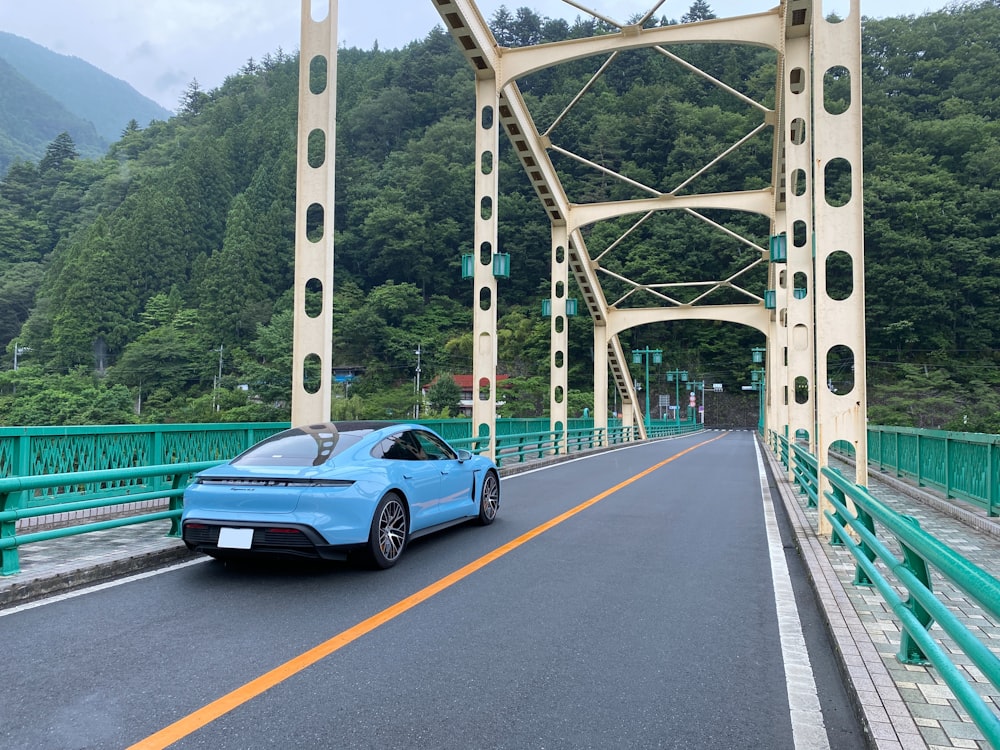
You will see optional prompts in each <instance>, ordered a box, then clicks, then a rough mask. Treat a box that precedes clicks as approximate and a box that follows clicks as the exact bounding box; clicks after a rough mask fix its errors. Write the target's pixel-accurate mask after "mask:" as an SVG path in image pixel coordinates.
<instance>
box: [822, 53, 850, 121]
mask: <svg viewBox="0 0 1000 750" xmlns="http://www.w3.org/2000/svg"><path fill="white" fill-rule="evenodd" d="M823 108H824V109H825V110H826V111H827V112H829V113H830V114H831V115H842V114H844V112H846V111H847V110H848V109H850V108H851V71H849V70H848V69H847V68H845V67H843V66H842V65H834V66H833V67H832V68H830V69H829V70H827V71H826V73H824V74H823Z"/></svg>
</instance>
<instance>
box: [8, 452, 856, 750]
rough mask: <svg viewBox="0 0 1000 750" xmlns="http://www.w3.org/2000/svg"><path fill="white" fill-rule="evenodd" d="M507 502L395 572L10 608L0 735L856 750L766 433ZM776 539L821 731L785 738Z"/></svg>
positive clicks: (583, 465) (279, 573) (191, 579)
mask: <svg viewBox="0 0 1000 750" xmlns="http://www.w3.org/2000/svg"><path fill="white" fill-rule="evenodd" d="M501 491H502V505H501V510H500V515H499V517H498V519H497V521H496V523H494V524H493V525H492V526H489V527H485V528H480V527H474V526H464V527H459V528H455V529H451V530H448V531H446V532H443V533H441V534H438V535H436V536H432V537H429V538H425V539H420V540H417V541H416V542H414V543H413V544H412V545H411V546H410V547H409V549H408V550H407V552H406V553H405V555H404V557H403V559H402V561H401V562H400V563H399V564H398V565H397V566H396V567H395V568H392V569H390V570H388V571H384V572H373V571H368V570H362V569H358V568H355V567H352V566H349V565H328V566H302V565H278V566H276V565H273V564H270V565H247V564H243V565H223V564H221V563H217V562H214V561H212V562H198V563H195V564H190V563H189V564H186V565H184V566H181V567H177V568H173V569H169V570H167V571H165V572H162V573H161V574H159V575H155V576H150V577H147V578H143V579H141V580H136V581H130V582H126V583H123V584H122V585H120V586H117V587H112V588H107V589H101V590H97V591H93V592H90V593H85V594H84V595H81V596H77V597H75V598H72V599H67V600H64V601H58V602H54V603H51V604H46V605H44V606H40V607H35V608H32V609H26V610H24V611H18V612H15V613H13V614H10V615H8V616H4V617H0V633H2V634H3V639H2V643H3V646H4V649H5V655H4V667H3V670H2V672H3V675H4V676H5V679H4V683H5V684H4V687H5V690H4V696H5V697H4V700H3V701H2V702H0V746H2V747H9V748H23V749H28V748H32V749H33V748H53V749H57V750H70V749H75V748H124V747H130V746H135V747H147V748H156V747H167V746H170V747H176V748H213V750H226V749H228V748H272V747H273V748H293V747H294V748H298V747H315V748H367V747H380V748H654V747H659V748H768V749H769V750H780V749H781V748H805V747H810V748H812V747H816V748H819V747H823V746H824V745H823V740H825V741H826V743H827V744H826V746H827V747H833V748H836V750H852V749H853V748H861V747H863V746H864V744H863V742H862V734H861V730H860V729H859V727H858V725H857V723H856V721H855V719H854V716H853V713H852V712H851V710H850V708H849V705H848V701H847V698H846V696H845V695H844V691H843V687H842V685H841V683H840V679H839V674H838V673H837V667H836V665H835V661H834V659H833V656H832V654H831V653H830V647H829V644H828V643H827V641H826V637H825V633H824V631H823V627H822V623H821V620H820V617H819V615H818V614H817V612H816V610H815V607H814V605H813V600H812V594H811V591H810V590H809V589H808V585H807V584H806V583H805V580H804V577H803V574H802V571H801V568H800V566H799V564H798V558H797V555H796V553H795V550H794V546H793V545H792V544H791V542H790V541H789V538H788V534H787V531H786V530H781V531H780V533H781V538H779V539H778V540H777V542H775V540H774V538H773V537H772V540H771V542H770V543H769V539H768V533H767V528H766V524H765V517H766V514H765V508H766V507H767V503H766V502H765V501H763V500H762V496H761V479H760V474H759V464H758V462H757V455H756V452H755V448H754V442H753V436H752V434H751V433H708V434H702V435H695V436H688V437H685V438H680V439H675V440H669V441H661V442H656V443H651V444H645V445H642V446H637V447H631V448H627V449H623V450H619V451H614V452H609V453H604V454H599V455H595V456H592V457H589V458H585V459H580V460H575V461H571V462H567V463H562V464H557V465H555V466H552V467H550V468H547V469H544V470H540V471H535V472H531V473H526V474H522V475H517V476H512V477H508V478H505V479H504V480H503V481H502V485H501ZM781 515H782V514H781V513H780V512H779V513H778V514H777V516H778V526H779V527H780V526H782V520H781ZM774 548H778V549H777V557H778V558H779V559H784V560H785V561H786V563H787V566H788V578H789V580H790V583H791V586H792V588H793V589H794V591H795V597H794V598H795V601H796V602H797V604H798V621H799V622H800V624H801V630H802V633H803V635H804V638H805V642H806V643H807V645H808V654H809V661H810V662H811V664H812V671H813V673H814V675H815V677H814V679H815V683H816V692H817V693H818V697H817V698H816V700H817V701H818V705H820V706H822V715H821V716H819V714H818V712H817V716H816V717H815V719H807V720H806V723H807V724H808V723H809V721H815V722H816V723H817V724H819V722H822V725H825V730H824V728H823V726H822V725H820V726H819V728H818V732H819V734H820V735H825V736H824V737H823V738H822V739H821V740H820V741H819V742H818V744H817V743H815V742H809V743H806V742H805V741H804V740H803V737H804V736H807V735H808V734H809V731H810V730H809V727H806V731H805V734H803V732H802V731H801V727H800V730H799V732H798V734H797V735H796V737H797V738H798V740H797V741H796V739H795V738H793V728H792V725H793V721H792V716H793V715H797V714H795V712H793V711H792V710H791V707H790V703H789V689H788V687H787V685H788V681H787V679H786V669H785V662H784V660H783V657H782V638H783V635H782V632H781V631H780V630H779V619H778V615H777V612H776V605H775V594H774V591H775V585H774V580H777V579H773V578H772V572H771V562H770V551H771V550H772V549H774ZM796 690H797V688H796ZM794 692H795V691H793V694H794ZM794 700H797V699H793V701H794ZM813 729H816V727H813Z"/></svg>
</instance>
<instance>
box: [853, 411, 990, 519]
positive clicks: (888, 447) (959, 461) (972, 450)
mask: <svg viewBox="0 0 1000 750" xmlns="http://www.w3.org/2000/svg"><path fill="white" fill-rule="evenodd" d="M868 464H869V466H873V467H874V466H877V467H878V468H879V469H880V470H882V471H887V470H891V471H893V472H894V473H895V474H896V476H897V477H907V478H909V479H912V480H913V481H915V482H916V483H917V484H918V485H920V486H923V487H933V488H934V489H936V490H939V491H940V492H942V493H943V494H944V496H945V497H953V498H957V499H959V500H964V501H965V502H968V503H971V504H973V505H976V506H978V507H980V508H983V509H984V510H985V511H986V513H987V515H990V516H996V515H997V514H998V505H1000V497H998V496H997V494H998V488H1000V435H984V434H978V433H969V432H946V431H944V430H919V429H915V428H911V427H885V426H880V425H869V427H868Z"/></svg>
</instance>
